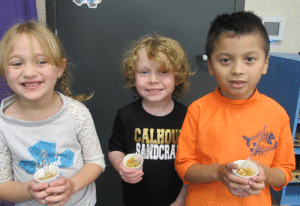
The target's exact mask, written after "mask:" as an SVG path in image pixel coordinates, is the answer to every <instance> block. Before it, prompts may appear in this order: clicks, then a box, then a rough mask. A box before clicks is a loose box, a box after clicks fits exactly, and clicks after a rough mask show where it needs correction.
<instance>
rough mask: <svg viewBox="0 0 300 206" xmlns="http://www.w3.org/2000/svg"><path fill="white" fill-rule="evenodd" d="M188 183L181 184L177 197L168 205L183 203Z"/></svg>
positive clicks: (174, 205) (173, 205)
mask: <svg viewBox="0 0 300 206" xmlns="http://www.w3.org/2000/svg"><path fill="white" fill-rule="evenodd" d="M187 190H188V185H182V188H181V190H180V192H179V195H178V197H177V198H176V201H175V202H173V203H172V204H171V205H170V206H177V205H178V206H179V205H185V197H186V194H187Z"/></svg>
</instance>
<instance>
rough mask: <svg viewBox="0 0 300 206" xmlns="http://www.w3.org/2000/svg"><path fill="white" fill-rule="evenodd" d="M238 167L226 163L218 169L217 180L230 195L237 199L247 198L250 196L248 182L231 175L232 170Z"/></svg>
mask: <svg viewBox="0 0 300 206" xmlns="http://www.w3.org/2000/svg"><path fill="white" fill-rule="evenodd" d="M238 168H239V166H238V165H237V164H233V163H230V162H229V163H227V164H225V165H222V166H221V167H220V169H219V172H218V173H219V174H218V175H219V179H220V181H222V182H223V184H224V185H225V186H226V187H227V188H228V190H229V191H230V193H231V194H233V195H235V196H238V197H248V196H250V194H249V192H246V191H248V190H249V188H250V185H249V184H248V182H249V180H248V179H246V178H242V177H239V176H237V175H234V174H233V173H232V169H238Z"/></svg>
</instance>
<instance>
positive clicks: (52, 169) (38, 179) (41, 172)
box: [33, 165, 60, 183]
mask: <svg viewBox="0 0 300 206" xmlns="http://www.w3.org/2000/svg"><path fill="white" fill-rule="evenodd" d="M49 171H50V172H51V173H52V174H55V176H53V177H51V178H49V179H41V178H42V177H44V176H45V170H44V168H41V169H39V170H38V171H36V173H35V174H34V176H33V178H34V180H35V181H36V182H38V183H44V182H47V183H49V182H52V181H54V180H57V179H59V178H60V169H59V167H57V166H53V165H50V166H49Z"/></svg>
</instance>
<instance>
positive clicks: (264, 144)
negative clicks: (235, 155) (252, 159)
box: [243, 130, 277, 156]
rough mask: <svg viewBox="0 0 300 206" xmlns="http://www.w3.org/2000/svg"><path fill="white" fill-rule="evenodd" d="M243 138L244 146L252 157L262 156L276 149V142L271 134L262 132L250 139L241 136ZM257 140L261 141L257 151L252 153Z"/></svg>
mask: <svg viewBox="0 0 300 206" xmlns="http://www.w3.org/2000/svg"><path fill="white" fill-rule="evenodd" d="M243 138H244V140H246V144H247V146H248V147H249V149H250V151H251V153H253V155H254V156H264V155H266V154H267V153H269V152H272V151H274V150H276V148H277V140H276V138H275V137H274V135H273V133H272V132H268V131H266V130H262V131H260V132H258V133H256V134H255V135H253V136H251V137H247V136H243ZM259 138H262V139H261V140H260V143H259V145H258V147H257V149H255V151H253V150H254V148H255V146H256V144H257V142H258V140H259Z"/></svg>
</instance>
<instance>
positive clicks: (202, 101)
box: [188, 92, 216, 110]
mask: <svg viewBox="0 0 300 206" xmlns="http://www.w3.org/2000/svg"><path fill="white" fill-rule="evenodd" d="M215 101H216V98H215V97H214V94H213V92H211V93H208V94H206V95H204V96H203V97H200V98H199V99H197V100H195V101H194V102H192V104H191V105H190V106H189V107H188V109H189V110H191V109H195V108H199V107H203V106H207V105H211V104H212V103H213V102H215Z"/></svg>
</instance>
